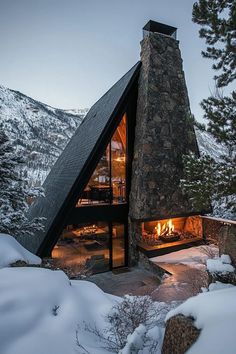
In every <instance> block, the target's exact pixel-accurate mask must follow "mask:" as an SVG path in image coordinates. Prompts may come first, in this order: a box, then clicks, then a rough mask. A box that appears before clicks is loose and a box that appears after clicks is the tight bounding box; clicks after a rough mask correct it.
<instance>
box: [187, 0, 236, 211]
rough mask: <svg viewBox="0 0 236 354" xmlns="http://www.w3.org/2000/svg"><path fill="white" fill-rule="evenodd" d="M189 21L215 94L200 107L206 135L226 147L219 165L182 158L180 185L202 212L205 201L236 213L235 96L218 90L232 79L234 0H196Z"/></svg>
mask: <svg viewBox="0 0 236 354" xmlns="http://www.w3.org/2000/svg"><path fill="white" fill-rule="evenodd" d="M193 21H194V22H195V23H197V24H199V25H200V26H201V29H200V31H199V34H200V37H201V38H205V41H206V45H207V48H206V51H204V52H202V55H203V57H206V58H210V59H213V60H214V64H213V66H212V67H213V69H214V70H216V71H217V72H218V73H219V74H218V75H217V76H215V77H214V79H215V82H216V93H215V94H214V95H211V96H210V97H209V98H207V99H204V100H203V101H202V103H201V106H202V108H203V110H204V118H205V119H206V120H207V122H208V124H207V129H206V130H207V131H208V132H209V133H210V134H211V135H213V137H214V138H215V139H216V140H217V141H218V142H219V143H222V144H224V145H225V146H226V147H227V151H228V153H227V154H225V155H222V156H221V157H220V159H219V161H214V160H213V159H211V158H210V156H201V158H196V157H195V156H192V155H191V156H189V157H186V158H185V166H186V167H185V179H184V180H183V181H182V182H181V183H182V187H183V189H184V190H185V192H186V193H187V194H188V195H189V196H190V198H191V200H192V202H193V204H194V205H195V206H197V207H199V208H200V209H201V208H204V207H205V206H206V205H207V203H208V202H209V200H211V202H213V204H214V203H215V202H218V203H224V205H225V207H226V209H228V210H231V211H232V212H234V213H236V92H235V91H233V92H232V93H231V95H230V96H224V95H223V94H222V93H220V91H219V87H223V86H227V85H228V84H229V83H232V82H233V81H234V80H235V78H236V2H235V0H199V1H198V2H196V3H195V4H194V6H193ZM204 199H206V200H204Z"/></svg>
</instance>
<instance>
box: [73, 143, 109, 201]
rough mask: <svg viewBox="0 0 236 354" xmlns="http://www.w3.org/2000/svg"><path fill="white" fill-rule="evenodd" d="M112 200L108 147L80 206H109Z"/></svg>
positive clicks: (85, 190)
mask: <svg viewBox="0 0 236 354" xmlns="http://www.w3.org/2000/svg"><path fill="white" fill-rule="evenodd" d="M111 198H112V190H111V185H110V146H109V145H108V147H107V148H106V150H105V152H104V154H103V155H102V157H101V159H100V161H99V163H98V165H97V167H96V169H95V171H94V172H93V174H92V176H91V177H90V180H89V182H88V184H87V186H86V188H85V189H84V191H83V193H82V195H81V198H80V199H79V202H78V206H79V205H91V204H103V203H105V204H107V203H110V202H111Z"/></svg>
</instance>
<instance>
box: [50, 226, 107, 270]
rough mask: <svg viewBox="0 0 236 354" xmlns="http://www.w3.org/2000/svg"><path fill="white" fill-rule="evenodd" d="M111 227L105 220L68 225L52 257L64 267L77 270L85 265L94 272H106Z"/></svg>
mask: <svg viewBox="0 0 236 354" xmlns="http://www.w3.org/2000/svg"><path fill="white" fill-rule="evenodd" d="M109 244H110V235H109V227H108V224H107V223H105V222H96V223H93V224H92V223H91V224H78V225H68V226H67V227H66V228H65V229H64V230H63V232H62V234H61V236H60V238H59V240H58V242H57V244H56V246H55V247H54V249H53V251H52V257H53V258H55V259H57V261H58V263H59V264H60V265H61V266H62V267H69V268H71V269H72V270H73V267H74V269H75V270H76V267H77V266H78V265H84V266H86V268H88V269H89V270H91V271H92V272H93V273H99V272H105V271H108V270H109V269H110V266H109V258H110V257H109V249H110V247H109Z"/></svg>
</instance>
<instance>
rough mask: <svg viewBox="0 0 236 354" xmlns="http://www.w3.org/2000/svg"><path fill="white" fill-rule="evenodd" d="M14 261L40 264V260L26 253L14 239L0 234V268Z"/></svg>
mask: <svg viewBox="0 0 236 354" xmlns="http://www.w3.org/2000/svg"><path fill="white" fill-rule="evenodd" d="M16 261H24V262H26V263H28V264H41V259H40V258H39V257H37V256H35V255H34V254H33V253H31V252H29V251H27V250H26V249H25V248H24V247H23V246H21V245H20V244H19V242H17V241H16V239H15V238H14V237H12V236H10V235H7V234H1V233H0V268H3V267H7V266H9V265H10V264H12V263H14V262H16Z"/></svg>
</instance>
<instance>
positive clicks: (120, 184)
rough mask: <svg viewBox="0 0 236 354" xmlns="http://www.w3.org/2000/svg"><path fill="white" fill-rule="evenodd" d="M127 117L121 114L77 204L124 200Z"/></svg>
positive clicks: (116, 202)
mask: <svg viewBox="0 0 236 354" xmlns="http://www.w3.org/2000/svg"><path fill="white" fill-rule="evenodd" d="M126 154H127V117H126V114H124V115H123V117H122V120H121V122H120V124H119V125H118V127H117V129H116V130H115V133H114V134H113V136H112V139H111V141H110V143H109V144H108V146H107V148H106V150H105V152H104V154H103V155H102V157H101V159H100V161H99V163H98V165H97V167H96V169H95V171H94V172H93V174H92V176H91V178H90V180H89V182H88V184H87V186H86V187H85V189H84V191H83V193H82V195H81V197H80V199H79V201H78V203H77V206H85V205H96V204H97V205H100V204H104V203H105V204H111V203H113V204H119V203H125V202H126Z"/></svg>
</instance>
